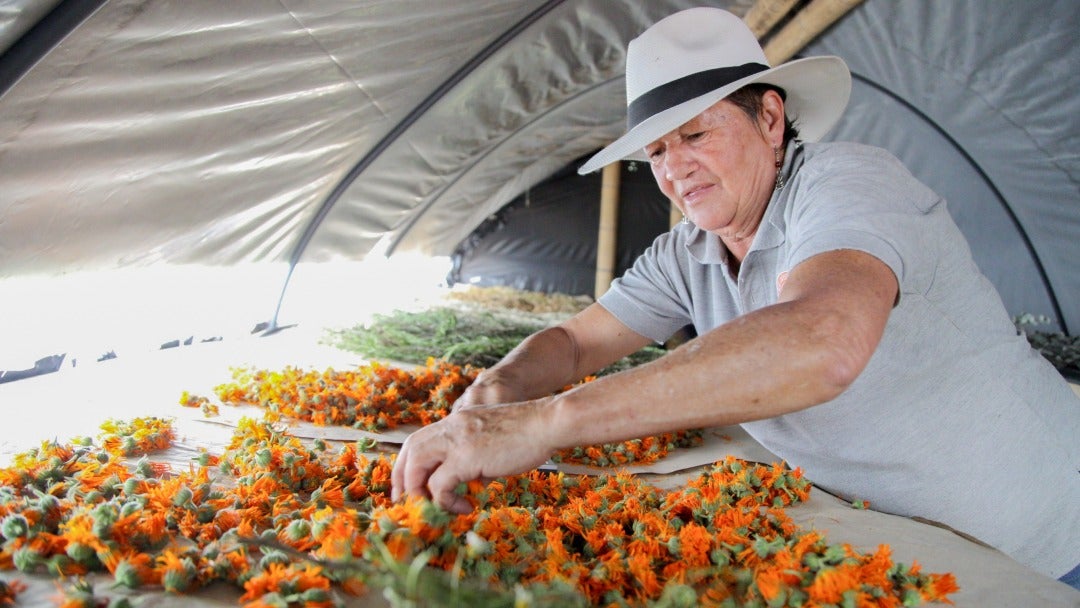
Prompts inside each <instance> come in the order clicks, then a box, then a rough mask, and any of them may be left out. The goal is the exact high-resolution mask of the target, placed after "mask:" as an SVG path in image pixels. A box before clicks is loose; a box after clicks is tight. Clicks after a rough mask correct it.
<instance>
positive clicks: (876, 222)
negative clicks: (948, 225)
mask: <svg viewBox="0 0 1080 608" xmlns="http://www.w3.org/2000/svg"><path fill="white" fill-rule="evenodd" d="M803 170H804V171H805V174H804V175H801V176H800V180H799V185H798V188H799V190H798V192H797V193H796V196H795V201H794V204H793V205H792V206H791V216H790V217H789V218H788V233H787V238H788V239H789V242H790V247H789V249H788V258H787V261H786V264H785V266H786V268H787V269H788V270H790V269H792V268H794V267H796V266H798V265H799V264H800V263H802V262H804V261H806V260H807V259H809V258H811V257H813V256H815V255H818V254H821V253H825V252H828V251H836V250H840V249H853V250H857V251H862V252H864V253H867V254H869V255H872V256H874V257H875V258H877V259H879V260H881V261H882V262H883V263H884V264H885V265H887V266H888V267H889V268H890V269H892V271H893V274H895V275H896V279H897V282H898V283H899V285H900V292H901V294H902V293H905V292H908V293H911V292H913V291H918V292H924V291H925V287H926V284H927V281H929V280H932V276H927V275H926V271H925V269H928V268H933V266H934V264H933V263H932V260H929V259H928V258H932V257H933V256H934V253H933V252H934V250H935V249H936V243H934V242H932V239H930V238H929V235H931V234H936V233H937V232H938V231H937V230H928V229H927V228H928V226H927V225H926V224H927V218H928V216H929V214H931V212H932V210H934V209H935V207H937V206H938V205H939V204H940V203H941V199H940V197H938V196H937V195H936V194H934V192H933V191H931V190H930V189H929V188H927V187H926V186H924V185H922V184H921V183H920V182H918V181H917V180H916V179H915V178H914V177H913V176H912V175H911V174H910V173H909V172H908V171H907V169H905V168H904V167H903V166H902V165H901V164H900V163H899V161H897V160H896V159H895V158H893V157H892V155H890V154H889V153H888V152H885V151H884V150H879V149H877V148H872V147H868V146H860V147H858V148H854V149H851V148H849V149H847V150H843V151H842V153H836V154H832V155H827V156H826V157H825V158H823V159H821V162H818V163H812V164H810V163H808V165H807V166H804V167H803ZM926 261H931V263H929V264H927V263H924V262H926Z"/></svg>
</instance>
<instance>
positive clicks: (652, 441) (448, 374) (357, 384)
mask: <svg viewBox="0 0 1080 608" xmlns="http://www.w3.org/2000/svg"><path fill="white" fill-rule="evenodd" d="M479 371H480V370H478V369H477V368H474V367H471V366H464V367H462V366H459V365H456V364H453V363H450V362H447V361H445V360H441V359H434V358H429V359H428V361H427V364H426V366H425V367H424V368H418V369H416V370H407V369H400V368H396V367H391V366H388V365H385V364H381V363H378V362H374V363H370V364H368V365H364V366H361V367H359V368H357V369H355V370H347V371H339V370H334V369H327V370H325V371H322V372H319V371H314V370H302V369H298V368H292V367H287V368H285V369H283V370H280V371H271V370H265V369H260V370H250V369H236V370H233V382H229V383H226V384H221V385H219V386H217V387H216V388H215V393H216V394H217V397H218V399H220V400H221V401H222V403H227V404H233V405H239V404H245V403H247V404H257V405H261V406H263V407H265V408H266V413H267V416H268V417H269V419H270V420H278V419H282V418H285V419H291V420H304V421H308V422H313V423H315V424H319V425H333V426H350V427H354V428H359V429H364V430H367V431H376V432H377V431H386V430H390V429H395V428H398V427H399V426H408V425H417V426H423V425H427V424H431V423H432V422H436V421H438V420H441V419H442V418H444V417H446V416H447V415H449V414H450V410H451V409H452V408H453V404H454V402H455V401H456V400H457V398H458V397H460V396H461V394H462V393H463V392H464V391H465V389H466V388H468V386H469V385H470V384H472V382H473V380H475V379H476V376H477V374H478V373H479ZM593 379H594V378H593V377H591V376H590V377H588V378H586V379H585V380H583V382H590V381H592V380H593ZM567 388H569V387H567ZM180 404H181V405H184V406H186V407H199V408H202V411H203V413H204V414H205V415H207V416H212V415H214V414H216V413H217V409H216V408H215V406H214V404H212V403H210V401H209V399H207V398H206V397H201V396H197V395H192V394H190V393H188V392H186V391H185V392H184V393H183V394H182V395H181V397H180ZM212 408H213V409H212ZM703 434H704V433H703V431H702V430H700V429H692V430H688V431H678V432H673V433H663V434H661V435H656V436H650V437H643V438H640V439H634V440H631V441H625V442H617V443H607V444H599V445H593V446H585V447H578V448H571V449H566V450H561V451H559V452H557V453H556V454H555V455H554V456H553V458H552V460H554V461H555V462H567V463H577V464H586V465H591V466H596V467H611V466H619V465H626V464H636V465H645V464H651V463H654V462H656V461H658V460H660V459H662V458H664V457H665V456H667V455H668V454H670V453H671V451H672V450H674V449H677V448H687V447H693V446H697V445H700V444H701V443H702V441H703Z"/></svg>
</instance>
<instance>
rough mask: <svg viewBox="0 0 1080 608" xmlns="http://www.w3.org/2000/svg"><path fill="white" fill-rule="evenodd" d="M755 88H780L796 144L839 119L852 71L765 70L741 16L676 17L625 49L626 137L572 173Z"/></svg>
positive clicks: (636, 149) (823, 62) (801, 66)
mask: <svg viewBox="0 0 1080 608" xmlns="http://www.w3.org/2000/svg"><path fill="white" fill-rule="evenodd" d="M753 83H763V84H771V85H775V86H778V87H780V88H782V89H784V92H785V93H786V99H785V102H784V107H785V109H786V114H787V116H788V118H789V119H791V120H792V121H796V120H797V121H798V123H797V126H798V128H799V138H800V139H803V140H806V141H816V140H818V139H820V138H821V137H822V136H824V135H825V134H826V133H827V132H828V131H829V129H831V128H832V127H833V125H834V124H836V121H837V120H838V119H839V118H840V115H841V114H843V112H844V108H845V107H846V106H847V102H848V97H849V96H850V95H851V73H850V72H849V71H848V67H847V64H845V63H844V60H843V59H841V58H839V57H834V56H821V57H808V58H805V59H797V60H795V61H790V62H788V63H785V64H782V65H779V66H776V67H770V66H769V61H768V60H767V59H766V58H765V52H764V51H763V50H762V49H761V44H760V43H758V41H757V38H756V37H755V36H754V34H753V32H751V31H750V28H749V27H748V26H747V25H746V23H745V22H744V21H743V20H742V19H740V18H739V17H737V16H735V15H733V14H732V13H729V12H728V11H725V10H723V9H718V8H706V7H702V8H691V9H687V10H684V11H680V12H678V13H675V14H673V15H670V16H668V17H665V18H664V19H661V20H660V21H657V22H656V23H655V24H654V25H653V26H652V27H650V28H649V29H647V30H645V32H644V33H642V34H641V35H640V36H638V37H637V38H634V39H633V40H631V41H630V45H629V46H628V47H627V51H626V125H627V126H626V134H625V135H623V136H622V137H620V138H619V139H617V140H615V141H614V142H612V143H611V144H610V145H609V146H607V147H606V148H604V149H603V150H601V151H599V152H597V153H596V154H595V155H594V156H593V157H592V158H590V159H589V160H588V162H586V163H585V164H584V165H582V166H581V168H580V169H578V174H580V175H585V174H586V173H590V172H592V171H595V170H597V169H599V168H601V167H603V166H604V165H607V164H609V163H613V162H615V161H617V160H622V159H624V158H627V157H631V156H638V157H639V158H643V157H641V156H640V153H641V150H642V148H644V147H645V146H647V145H649V144H650V143H652V142H654V141H656V140H657V139H659V138H660V137H661V136H663V135H664V134H666V133H668V132H670V131H672V130H674V129H677V128H678V127H680V126H682V125H683V124H684V123H686V122H688V121H690V120H691V119H693V118H694V117H695V116H697V115H698V114H700V113H702V112H704V111H705V110H707V109H708V108H709V107H711V106H712V105H713V104H715V103H716V102H718V101H720V100H721V99H723V98H725V97H727V96H728V95H730V94H731V93H733V92H735V91H736V90H738V89H740V88H742V87H744V86H746V85H748V84H753Z"/></svg>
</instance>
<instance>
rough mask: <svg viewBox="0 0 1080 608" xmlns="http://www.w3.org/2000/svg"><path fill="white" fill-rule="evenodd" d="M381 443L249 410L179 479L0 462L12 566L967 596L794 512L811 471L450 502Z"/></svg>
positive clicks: (669, 596) (249, 579) (337, 591)
mask: <svg viewBox="0 0 1080 608" xmlns="http://www.w3.org/2000/svg"><path fill="white" fill-rule="evenodd" d="M136 426H137V425H136ZM113 428H119V427H118V426H114V427H113ZM373 445H374V444H373V443H371V442H360V443H348V444H344V445H342V446H340V447H339V448H338V449H336V450H334V449H332V448H331V447H330V445H329V444H327V443H326V442H322V441H315V442H313V443H311V444H308V443H305V442H302V441H300V440H299V439H297V438H296V437H292V436H290V435H288V434H286V433H283V432H281V431H280V430H278V429H277V428H276V427H275V426H274V425H273V424H272V423H271V422H269V421H259V422H256V421H253V420H251V419H246V418H245V419H243V420H242V421H241V423H240V425H239V427H238V428H237V429H236V432H235V434H234V436H233V438H232V440H231V442H230V444H229V445H228V446H227V448H226V449H225V451H224V452H223V453H222V454H220V455H212V454H208V453H203V454H202V455H200V456H199V457H198V458H196V459H195V460H194V461H193V462H192V464H191V466H190V468H189V470H187V471H182V472H178V473H175V474H173V473H172V472H170V471H169V469H168V467H166V466H163V465H160V464H155V463H153V462H152V461H151V460H150V459H149V458H148V457H147V456H142V457H141V458H140V459H139V460H138V461H136V462H129V460H128V458H129V457H127V456H123V455H121V454H119V453H117V452H114V451H110V450H106V449H103V447H99V446H97V445H94V443H93V442H91V441H89V440H80V441H79V442H78V443H75V444H59V443H55V442H53V443H43V444H41V446H40V447H39V448H36V449H33V450H30V451H29V452H25V453H22V454H19V455H17V456H16V458H15V460H14V463H13V465H12V466H11V467H9V468H5V469H0V541H2V544H0V569H8V570H10V569H18V570H20V571H24V572H42V571H44V572H49V573H51V574H53V575H54V576H57V577H72V576H74V577H78V576H81V575H84V574H86V573H88V572H92V571H98V572H108V573H110V574H111V575H112V576H113V577H114V578H115V583H116V586H117V587H119V588H128V589H143V588H146V589H156V590H164V591H165V592H168V593H173V594H183V593H189V592H193V591H195V590H197V589H200V588H202V587H205V586H206V585H209V584H211V583H214V582H216V581H225V582H228V583H231V584H233V585H235V586H237V587H238V588H239V589H242V590H243V594H242V595H241V597H240V603H241V604H243V605H244V606H246V607H249V608H256V607H263V606H289V607H299V606H308V607H315V608H318V607H330V606H338V605H341V604H342V602H343V595H342V594H360V593H364V592H365V591H366V590H367V589H368V588H369V587H383V588H388V589H390V590H391V591H392V593H391V594H390V597H398V598H403V599H408V600H410V601H413V600H423V601H424V602H425V603H426V605H440V602H445V604H444V605H455V603H456V604H457V605H514V604H515V603H518V602H520V603H522V604H525V605H528V604H529V602H532V605H539V604H541V603H543V601H544V599H545V598H549V599H550V598H553V597H557V598H558V600H557V601H556V604H555V605H560V606H562V605H575V604H576V605H601V604H602V605H613V606H657V605H662V604H666V605H687V606H690V605H715V606H724V605H762V606H764V605H769V606H781V605H790V606H806V607H812V606H827V605H853V606H854V605H859V606H881V607H886V606H901V605H905V606H906V605H914V604H918V603H920V602H923V601H947V599H948V595H949V594H950V593H952V592H954V591H955V590H956V585H955V581H954V579H953V577H952V575H950V574H926V573H923V572H921V571H920V570H919V568H918V566H917V565H912V566H911V567H907V566H905V565H903V564H895V563H893V562H892V560H891V558H890V555H889V550H888V547H887V546H882V547H880V548H879V549H878V550H877V551H876V552H874V553H872V554H861V553H859V552H858V551H855V550H854V549H853V548H851V547H849V546H845V545H831V544H829V543H828V542H826V540H825V538H824V537H823V536H822V535H821V534H820V533H818V532H815V531H804V530H800V529H799V528H798V527H797V526H795V525H794V523H792V521H791V519H790V518H789V517H788V516H787V514H786V513H785V511H784V508H785V507H786V506H788V505H791V504H793V503H795V502H798V501H800V500H803V499H805V498H806V496H807V495H808V492H809V484H808V482H807V481H806V480H805V479H803V477H802V475H801V473H800V472H799V471H798V470H794V471H792V470H788V469H786V468H785V467H783V466H782V465H779V464H776V465H773V466H763V465H756V464H750V463H747V462H743V461H739V460H736V459H734V458H728V459H727V460H725V461H724V462H721V463H717V464H716V465H715V466H713V467H712V468H710V469H708V470H706V471H705V472H704V473H702V474H701V475H700V476H699V477H697V478H695V479H693V480H691V481H690V482H689V483H688V484H687V485H686V487H685V488H683V489H680V490H677V491H671V492H663V491H660V490H656V489H654V488H651V487H649V486H647V485H646V484H644V483H643V482H641V481H640V480H638V479H637V478H634V477H631V476H628V475H614V476H599V477H575V476H566V475H562V474H545V473H542V472H532V473H529V474H524V475H518V476H513V477H509V478H504V479H499V480H495V481H492V482H490V483H488V484H486V485H485V484H481V483H479V482H474V483H472V484H469V485H468V486H463V487H462V488H461V491H462V493H463V494H465V495H466V496H468V497H469V499H470V500H471V501H472V502H473V504H474V505H475V506H476V510H474V511H473V512H472V513H469V514H466V515H453V514H450V513H448V512H446V511H443V510H441V509H439V508H438V507H437V506H435V505H434V503H432V502H430V501H428V500H425V499H422V498H410V499H408V500H406V501H403V502H399V503H392V502H391V501H390V499H389V491H390V471H391V468H392V461H393V458H392V456H387V455H385V454H379V455H370V456H369V455H367V454H365V453H364V452H365V451H366V450H370V449H371V448H372V447H373ZM440 573H441V574H440ZM16 584H17V583H16ZM9 586H10V585H9ZM12 588H14V587H12ZM74 589H75V590H76V591H77V592H78V593H79V594H81V595H80V597H82V598H83V599H85V600H86V601H85V602H84V601H83V600H79V602H80V603H79V604H75V603H74V600H72V604H71V605H96V603H95V602H97V601H98V598H93V592H92V590H88V587H87V586H85V585H83V586H79V585H76V586H75V587H74ZM88 593H89V594H90V598H89V599H86V595H87V594H88Z"/></svg>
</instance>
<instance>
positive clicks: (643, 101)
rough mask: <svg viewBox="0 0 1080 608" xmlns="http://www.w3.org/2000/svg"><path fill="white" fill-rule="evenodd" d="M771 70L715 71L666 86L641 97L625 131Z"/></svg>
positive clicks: (742, 67) (629, 113)
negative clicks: (665, 112) (692, 100)
mask: <svg viewBox="0 0 1080 608" xmlns="http://www.w3.org/2000/svg"><path fill="white" fill-rule="evenodd" d="M767 69H769V66H767V65H762V64H760V63H744V64H742V65H736V66H732V67H726V68H715V69H712V70H705V71H704V72H696V73H694V74H690V75H688V76H683V77H682V78H678V79H676V80H672V81H671V82H667V83H664V84H662V85H660V86H658V87H656V88H655V89H652V90H651V91H649V92H648V93H645V94H643V95H641V96H639V97H638V98H637V99H635V100H634V101H632V102H631V103H630V105H629V106H627V108H626V130H627V131H630V130H631V129H633V128H634V127H636V126H638V125H639V124H640V123H641V122H642V121H644V120H645V119H647V118H649V117H650V116H653V115H655V114H658V113H660V112H663V111H664V110H667V109H668V108H672V107H674V106H677V105H679V104H680V103H683V102H684V101H690V100H691V99H694V98H695V97H700V96H702V95H704V94H706V93H708V92H709V91H715V90H716V89H719V88H721V87H724V86H727V85H729V84H731V83H733V82H735V81H736V80H740V79H742V78H746V77H747V76H752V75H754V74H757V73H758V72H764V71H765V70H767Z"/></svg>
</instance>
